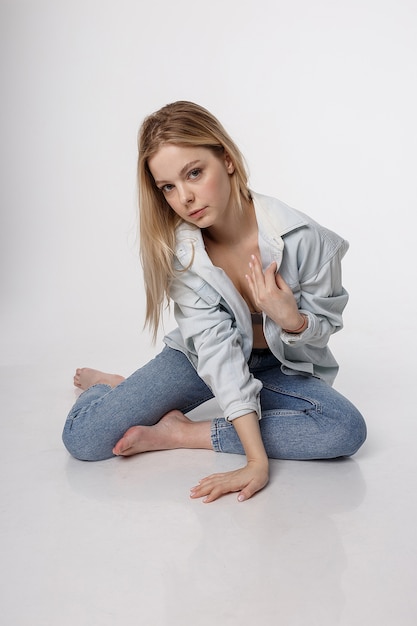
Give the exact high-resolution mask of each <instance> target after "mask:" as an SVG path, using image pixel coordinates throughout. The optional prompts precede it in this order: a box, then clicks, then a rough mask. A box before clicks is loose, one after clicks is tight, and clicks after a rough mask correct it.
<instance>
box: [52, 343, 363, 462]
mask: <svg viewBox="0 0 417 626" xmlns="http://www.w3.org/2000/svg"><path fill="white" fill-rule="evenodd" d="M249 369H250V371H251V373H252V374H253V375H254V377H255V378H257V379H258V380H259V381H261V383H262V390H261V394H260V403H261V410H262V418H261V420H260V428H261V433H262V438H263V441H264V445H265V449H266V452H267V454H268V456H269V457H270V458H276V459H299V460H308V459H329V458H335V457H341V456H350V455H352V454H354V453H355V452H356V451H357V450H358V449H359V447H360V446H361V445H362V444H363V442H364V441H365V438H366V426H365V422H364V420H363V418H362V416H361V414H360V413H359V411H358V410H357V409H356V408H355V407H354V406H353V405H352V404H351V403H350V402H349V401H348V400H347V399H346V398H344V397H343V396H342V395H341V394H340V393H338V392H337V391H336V390H335V389H333V388H332V387H331V386H330V385H329V384H328V383H326V382H325V381H323V380H321V379H319V378H317V377H314V376H311V375H301V374H297V373H294V374H291V375H290V374H286V373H283V372H282V370H281V363H280V362H279V361H278V360H277V359H276V357H275V356H274V355H273V354H272V353H271V352H270V351H269V350H260V351H258V350H254V351H253V352H252V354H251V356H250V359H249ZM212 397H213V394H212V392H211V390H210V389H209V387H208V386H207V385H206V384H205V383H204V382H203V380H202V379H201V378H200V377H199V376H198V374H197V372H196V370H195V368H194V367H193V366H192V365H191V363H190V362H189V361H188V359H187V357H186V356H185V355H184V354H183V353H182V352H180V351H178V350H174V349H172V348H169V347H168V346H166V347H165V348H164V349H163V350H162V352H161V353H160V354H158V355H157V356H156V357H155V358H154V359H152V360H151V361H150V362H149V363H147V364H146V365H144V366H143V367H141V368H140V369H138V370H137V371H136V372H135V373H133V374H132V375H131V376H129V377H128V378H127V379H126V380H125V381H123V382H122V383H121V384H120V385H118V386H117V387H115V388H114V389H112V388H111V387H109V386H108V385H103V384H97V385H94V386H93V387H90V389H88V390H87V391H84V392H83V393H82V394H81V395H80V396H79V398H78V399H77V401H76V403H75V404H74V406H73V407H72V409H71V411H70V413H69V415H68V417H67V420H66V423H65V427H64V432H63V441H64V444H65V446H66V448H67V450H68V451H69V452H70V453H71V454H72V455H73V456H74V457H76V458H78V459H81V460H85V461H98V460H103V459H108V458H111V457H112V456H113V453H112V449H113V447H114V445H115V444H116V442H117V441H118V440H119V439H120V438H121V437H122V436H123V434H124V433H125V432H126V430H128V428H130V427H131V426H135V425H145V426H151V425H153V424H156V423H157V422H158V421H159V420H160V419H161V418H162V417H163V416H164V415H165V414H166V413H167V412H168V411H171V410H173V409H178V410H180V411H181V412H183V413H187V412H189V411H191V410H192V409H195V408H196V407H198V406H200V405H201V404H203V403H204V402H206V401H207V400H210V399H211V398H212ZM213 417H214V419H213V420H212V427H211V438H212V445H213V449H214V450H215V451H217V452H226V453H235V454H244V451H243V448H242V445H241V443H240V440H239V437H238V436H237V433H236V430H235V428H234V426H233V424H232V423H230V422H228V421H226V420H225V419H224V418H223V417H221V416H213Z"/></svg>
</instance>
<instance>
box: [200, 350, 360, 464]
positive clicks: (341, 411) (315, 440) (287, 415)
mask: <svg viewBox="0 0 417 626" xmlns="http://www.w3.org/2000/svg"><path fill="white" fill-rule="evenodd" d="M252 361H253V359H252ZM273 361H274V358H273V357H272V355H269V356H267V357H265V358H264V359H261V360H260V361H259V362H258V365H257V366H256V365H255V366H254V364H253V363H252V367H251V369H252V371H253V373H254V375H255V376H256V377H257V378H259V379H260V380H261V381H262V382H263V389H262V391H261V407H262V419H261V421H260V428H261V433H262V438H263V441H264V445H265V449H266V452H267V454H268V456H269V457H270V458H276V459H299V460H307V459H329V458H336V457H341V456H350V455H352V454H354V453H355V452H356V451H357V450H358V449H359V448H360V446H361V445H362V444H363V442H364V441H365V439H366V425H365V422H364V419H363V417H362V415H361V414H360V413H359V411H358V410H357V409H356V408H355V407H354V406H353V405H352V403H351V402H349V400H347V399H346V398H344V397H343V396H342V395H341V394H340V393H338V392H337V391H336V390H335V389H333V388H332V387H330V385H328V384H327V383H325V382H324V381H322V380H319V379H318V378H315V377H310V376H301V375H288V374H283V373H282V371H281V369H280V364H279V363H278V361H276V360H275V363H273ZM212 442H213V448H214V450H216V451H218V452H230V453H237V454H243V453H244V452H243V448H242V445H241V443H240V441H239V438H238V437H237V435H236V431H235V429H234V427H233V425H232V424H230V423H228V422H226V421H225V420H224V419H217V420H214V422H213V424H212Z"/></svg>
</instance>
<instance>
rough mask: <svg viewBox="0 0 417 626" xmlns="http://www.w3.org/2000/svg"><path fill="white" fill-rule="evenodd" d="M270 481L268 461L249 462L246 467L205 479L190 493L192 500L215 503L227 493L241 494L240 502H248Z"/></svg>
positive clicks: (239, 496)
mask: <svg viewBox="0 0 417 626" xmlns="http://www.w3.org/2000/svg"><path fill="white" fill-rule="evenodd" d="M268 481H269V469H268V460H266V461H265V460H261V461H257V460H252V461H248V463H247V465H246V466H245V467H242V468H240V469H237V470H233V471H231V472H224V473H221V474H212V475H211V476H207V477H206V478H203V480H201V481H200V482H199V484H198V485H196V486H195V487H193V488H192V489H191V492H190V496H191V498H203V502H213V501H214V500H217V499H218V498H220V497H221V496H223V495H225V494H227V493H233V492H239V495H238V497H237V499H238V500H239V502H243V501H244V500H248V499H249V498H251V497H252V496H253V495H254V494H255V493H256V492H258V491H260V490H261V489H263V488H264V487H265V486H266V485H267V484H268Z"/></svg>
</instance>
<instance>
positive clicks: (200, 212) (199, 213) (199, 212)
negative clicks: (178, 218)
mask: <svg viewBox="0 0 417 626" xmlns="http://www.w3.org/2000/svg"><path fill="white" fill-rule="evenodd" d="M206 208H207V207H205V206H204V207H203V208H202V209H197V211H192V213H190V214H189V217H192V218H197V217H201V216H202V215H203V213H204V211H205V210H206Z"/></svg>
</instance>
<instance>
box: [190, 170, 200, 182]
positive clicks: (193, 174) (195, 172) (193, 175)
mask: <svg viewBox="0 0 417 626" xmlns="http://www.w3.org/2000/svg"><path fill="white" fill-rule="evenodd" d="M200 174H201V169H199V168H196V169H194V170H191V172H190V173H189V174H188V177H189V178H191V179H193V178H197V177H198V176H199V175H200Z"/></svg>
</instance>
